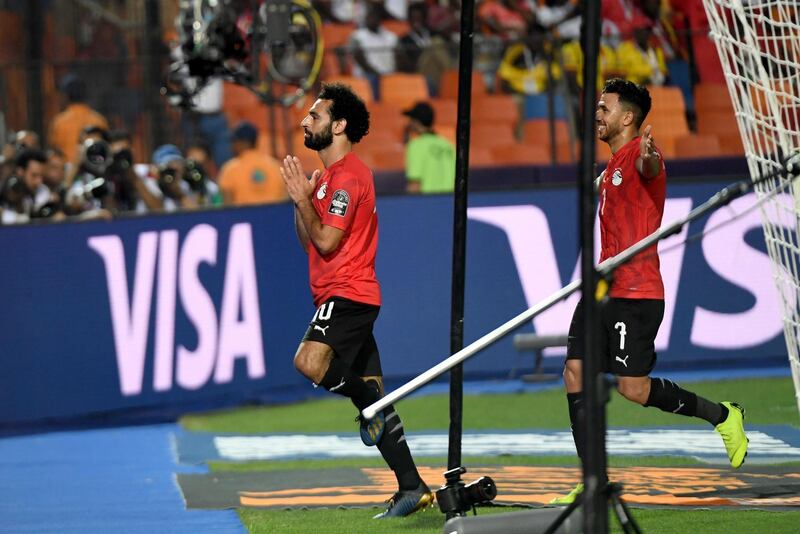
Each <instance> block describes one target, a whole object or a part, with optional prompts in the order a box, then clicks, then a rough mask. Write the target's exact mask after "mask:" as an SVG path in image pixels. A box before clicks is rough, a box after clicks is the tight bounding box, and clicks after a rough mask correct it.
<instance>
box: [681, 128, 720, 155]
mask: <svg viewBox="0 0 800 534" xmlns="http://www.w3.org/2000/svg"><path fill="white" fill-rule="evenodd" d="M721 154H722V149H721V147H720V144H719V139H717V136H715V135H698V134H689V135H683V136H680V137H677V138H676V139H675V157H677V158H678V159H692V158H713V157H719V156H720V155H721Z"/></svg>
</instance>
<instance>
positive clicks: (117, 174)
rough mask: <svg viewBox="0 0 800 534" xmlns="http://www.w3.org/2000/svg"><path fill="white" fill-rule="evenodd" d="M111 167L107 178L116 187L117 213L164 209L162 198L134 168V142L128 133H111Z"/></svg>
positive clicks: (122, 131)
mask: <svg viewBox="0 0 800 534" xmlns="http://www.w3.org/2000/svg"><path fill="white" fill-rule="evenodd" d="M108 137H109V144H110V148H111V164H110V165H109V167H108V169H107V170H106V174H105V176H106V178H107V179H108V180H109V182H110V183H111V184H112V185H113V195H114V203H115V206H116V209H117V210H118V211H133V212H137V213H145V212H147V211H157V210H161V209H162V208H163V207H164V201H163V199H162V198H161V197H160V195H157V194H155V193H154V192H153V191H152V190H150V189H149V188H148V187H147V185H146V182H144V181H143V180H142V178H140V177H139V176H138V175H137V174H136V172H135V171H134V168H133V163H134V156H133V139H132V138H131V134H130V133H129V132H128V131H127V130H114V131H112V132H110V133H109V135H108Z"/></svg>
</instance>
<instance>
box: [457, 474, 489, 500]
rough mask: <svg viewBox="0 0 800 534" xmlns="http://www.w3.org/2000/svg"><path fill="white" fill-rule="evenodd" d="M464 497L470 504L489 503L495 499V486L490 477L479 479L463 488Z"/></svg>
mask: <svg viewBox="0 0 800 534" xmlns="http://www.w3.org/2000/svg"><path fill="white" fill-rule="evenodd" d="M463 491H464V495H465V496H466V500H467V501H468V502H469V503H470V504H479V503H482V502H489V501H491V500H492V499H494V498H495V497H497V486H495V483H494V480H492V479H491V477H481V478H479V479H478V480H476V481H475V482H471V483H469V484H467V485H466V486H464V490H463Z"/></svg>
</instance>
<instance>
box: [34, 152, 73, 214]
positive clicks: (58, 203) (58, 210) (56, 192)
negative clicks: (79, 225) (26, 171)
mask: <svg viewBox="0 0 800 534" xmlns="http://www.w3.org/2000/svg"><path fill="white" fill-rule="evenodd" d="M45 155H46V156H47V163H46V164H45V169H44V177H43V180H42V185H40V186H39V189H38V191H37V192H36V197H35V210H36V212H37V214H38V215H39V216H41V217H50V218H52V219H53V220H62V219H64V218H65V216H66V215H65V213H64V198H65V195H66V189H65V188H64V183H65V181H66V178H67V158H66V156H65V155H64V153H63V152H61V151H60V150H59V149H57V148H48V149H46V150H45Z"/></svg>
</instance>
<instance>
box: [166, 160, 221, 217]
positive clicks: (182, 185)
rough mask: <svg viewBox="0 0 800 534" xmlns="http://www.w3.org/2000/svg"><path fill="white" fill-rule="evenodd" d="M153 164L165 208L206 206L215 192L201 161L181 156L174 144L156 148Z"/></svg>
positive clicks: (173, 209) (216, 189)
mask: <svg viewBox="0 0 800 534" xmlns="http://www.w3.org/2000/svg"><path fill="white" fill-rule="evenodd" d="M153 165H154V166H155V176H156V178H157V182H158V189H159V190H160V192H161V194H162V195H163V200H164V210H165V211H176V210H178V209H191V208H196V207H200V206H210V205H211V204H212V201H213V199H214V197H215V196H217V195H218V194H219V188H218V187H217V184H215V183H214V182H213V181H211V180H210V179H209V178H208V175H207V174H206V172H205V169H203V167H202V165H200V164H199V163H198V162H195V161H194V160H190V159H184V157H183V155H182V154H181V151H180V149H179V148H178V147H176V146H175V145H161V146H160V147H158V148H156V150H155V151H154V152H153Z"/></svg>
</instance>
